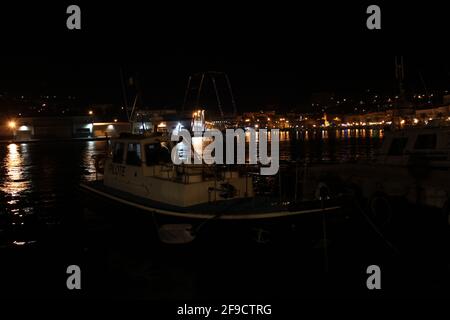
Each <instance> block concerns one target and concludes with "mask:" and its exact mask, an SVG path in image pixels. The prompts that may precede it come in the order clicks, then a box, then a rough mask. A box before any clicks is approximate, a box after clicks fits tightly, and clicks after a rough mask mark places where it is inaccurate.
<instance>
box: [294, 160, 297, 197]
mask: <svg viewBox="0 0 450 320" xmlns="http://www.w3.org/2000/svg"><path fill="white" fill-rule="evenodd" d="M297 193H298V161H295V195H294V200H295V203H297Z"/></svg>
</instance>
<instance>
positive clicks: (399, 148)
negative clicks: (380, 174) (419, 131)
mask: <svg viewBox="0 0 450 320" xmlns="http://www.w3.org/2000/svg"><path fill="white" fill-rule="evenodd" d="M407 142H408V138H404V137H402V138H394V139H393V140H392V142H391V145H390V146H389V151H388V155H390V156H401V155H402V154H403V150H404V149H405V147H406V143H407Z"/></svg>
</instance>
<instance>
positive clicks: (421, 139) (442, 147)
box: [310, 124, 450, 223]
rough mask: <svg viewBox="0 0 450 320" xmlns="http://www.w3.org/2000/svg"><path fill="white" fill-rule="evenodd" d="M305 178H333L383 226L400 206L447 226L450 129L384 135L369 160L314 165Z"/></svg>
mask: <svg viewBox="0 0 450 320" xmlns="http://www.w3.org/2000/svg"><path fill="white" fill-rule="evenodd" d="M310 174H311V176H314V175H316V176H317V175H319V174H320V175H324V174H325V175H328V176H333V177H334V179H338V180H339V181H340V183H339V185H340V187H341V188H344V187H345V188H348V189H353V190H354V191H355V193H357V194H358V195H359V196H360V197H361V198H363V199H365V201H366V202H367V204H368V209H369V211H370V213H371V214H372V216H373V217H376V218H377V219H378V220H383V222H387V220H390V219H391V218H392V216H393V214H394V211H395V210H394V209H393V206H394V204H395V202H399V201H403V202H405V203H407V204H410V205H414V206H421V207H423V208H428V209H433V210H424V212H427V213H428V212H432V211H433V212H437V213H438V215H437V216H436V215H435V214H434V216H432V215H429V214H428V215H427V218H431V219H433V218H436V217H437V218H438V219H441V218H443V219H442V220H441V221H445V220H447V221H448V222H449V223H450V126H444V125H442V124H438V125H428V126H423V127H407V128H403V129H394V130H387V131H385V134H384V140H383V143H382V146H381V148H380V149H379V150H378V152H377V153H376V155H375V159H374V160H363V161H357V162H356V163H343V164H339V165H333V166H314V167H312V168H311V169H310ZM324 183H326V182H324Z"/></svg>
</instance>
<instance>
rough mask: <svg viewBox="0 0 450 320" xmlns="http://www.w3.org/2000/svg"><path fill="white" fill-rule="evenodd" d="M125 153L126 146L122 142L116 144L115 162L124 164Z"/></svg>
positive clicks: (114, 151) (114, 150)
mask: <svg viewBox="0 0 450 320" xmlns="http://www.w3.org/2000/svg"><path fill="white" fill-rule="evenodd" d="M124 151H125V148H124V144H123V143H122V142H116V143H115V144H114V148H113V162H114V163H123V153H124Z"/></svg>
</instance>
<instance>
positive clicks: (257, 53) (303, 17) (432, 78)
mask: <svg viewBox="0 0 450 320" xmlns="http://www.w3.org/2000/svg"><path fill="white" fill-rule="evenodd" d="M69 4H72V3H60V4H50V3H49V4H47V5H44V4H42V2H40V3H38V4H37V3H34V4H32V5H30V6H27V5H24V4H21V5H20V6H19V5H14V6H10V5H2V9H1V11H0V19H1V22H0V33H1V38H2V43H3V45H2V50H1V53H0V56H1V61H0V69H1V70H0V92H8V93H12V94H27V95H28V94H35V95H39V94H42V93H43V94H51V95H76V96H80V97H83V98H84V99H86V100H88V101H92V102H96V103H116V104H120V103H121V99H122V96H121V83H120V71H119V70H120V69H121V68H122V70H124V72H125V73H126V74H127V75H136V74H138V78H139V81H140V85H141V87H142V90H143V94H144V104H145V105H146V106H149V107H155V108H159V107H165V106H179V105H180V104H181V102H182V99H183V95H184V89H185V86H186V82H187V78H188V76H189V75H190V74H192V73H195V72H200V71H207V70H215V71H224V72H227V73H228V75H229V77H230V79H231V82H232V86H233V89H234V92H235V96H236V100H237V103H238V109H239V110H240V111H243V110H244V109H256V108H258V107H260V106H264V105H276V106H279V107H280V108H283V109H286V108H291V107H293V106H297V105H301V104H304V103H306V102H307V101H308V99H309V98H310V96H311V94H312V93H314V92H321V91H331V92H350V93H351V92H355V93H357V92H360V91H364V90H365V89H367V88H371V89H372V90H378V91H381V92H385V91H387V92H389V91H393V90H395V89H396V82H395V78H394V56H395V55H399V54H402V55H404V56H405V63H406V87H407V89H409V90H411V91H414V90H423V87H424V82H425V85H426V87H427V88H428V89H446V88H450V57H449V56H448V55H447V56H446V47H447V46H446V42H448V34H450V33H449V32H448V31H450V30H449V29H450V24H448V23H447V22H446V21H447V20H446V10H445V8H444V7H443V5H439V4H438V2H436V4H431V3H429V2H427V6H424V5H423V4H411V3H410V2H404V3H401V2H400V3H399V4H398V5H396V6H395V7H394V6H393V5H392V4H389V5H388V4H384V3H381V2H378V3H377V4H378V5H380V7H381V10H382V30H375V31H369V30H367V29H366V27H365V21H366V18H367V14H366V13H365V9H366V7H367V6H368V5H369V4H372V3H359V4H358V3H356V4H332V3H331V2H330V3H328V2H314V4H313V5H311V4H305V3H303V2H298V3H291V2H286V3H280V2H277V3H276V4H275V3H274V2H271V3H268V4H248V5H245V6H244V5H243V4H242V3H240V2H237V1H236V2H226V3H219V2H217V3H211V2H210V3H209V4H200V3H197V4H192V3H184V4H179V3H178V2H176V1H170V2H165V4H164V5H155V4H153V2H148V3H147V4H145V3H142V2H135V3H133V2H129V1H127V2H126V5H125V3H119V4H111V3H110V2H104V3H103V4H102V5H100V4H98V5H97V6H93V5H92V4H89V3H87V2H86V1H84V2H77V4H79V5H80V7H81V10H82V30H81V31H69V30H67V29H66V27H65V20H66V17H67V15H66V14H65V8H66V7H67V5H69ZM421 77H422V78H423V81H422V80H421Z"/></svg>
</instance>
